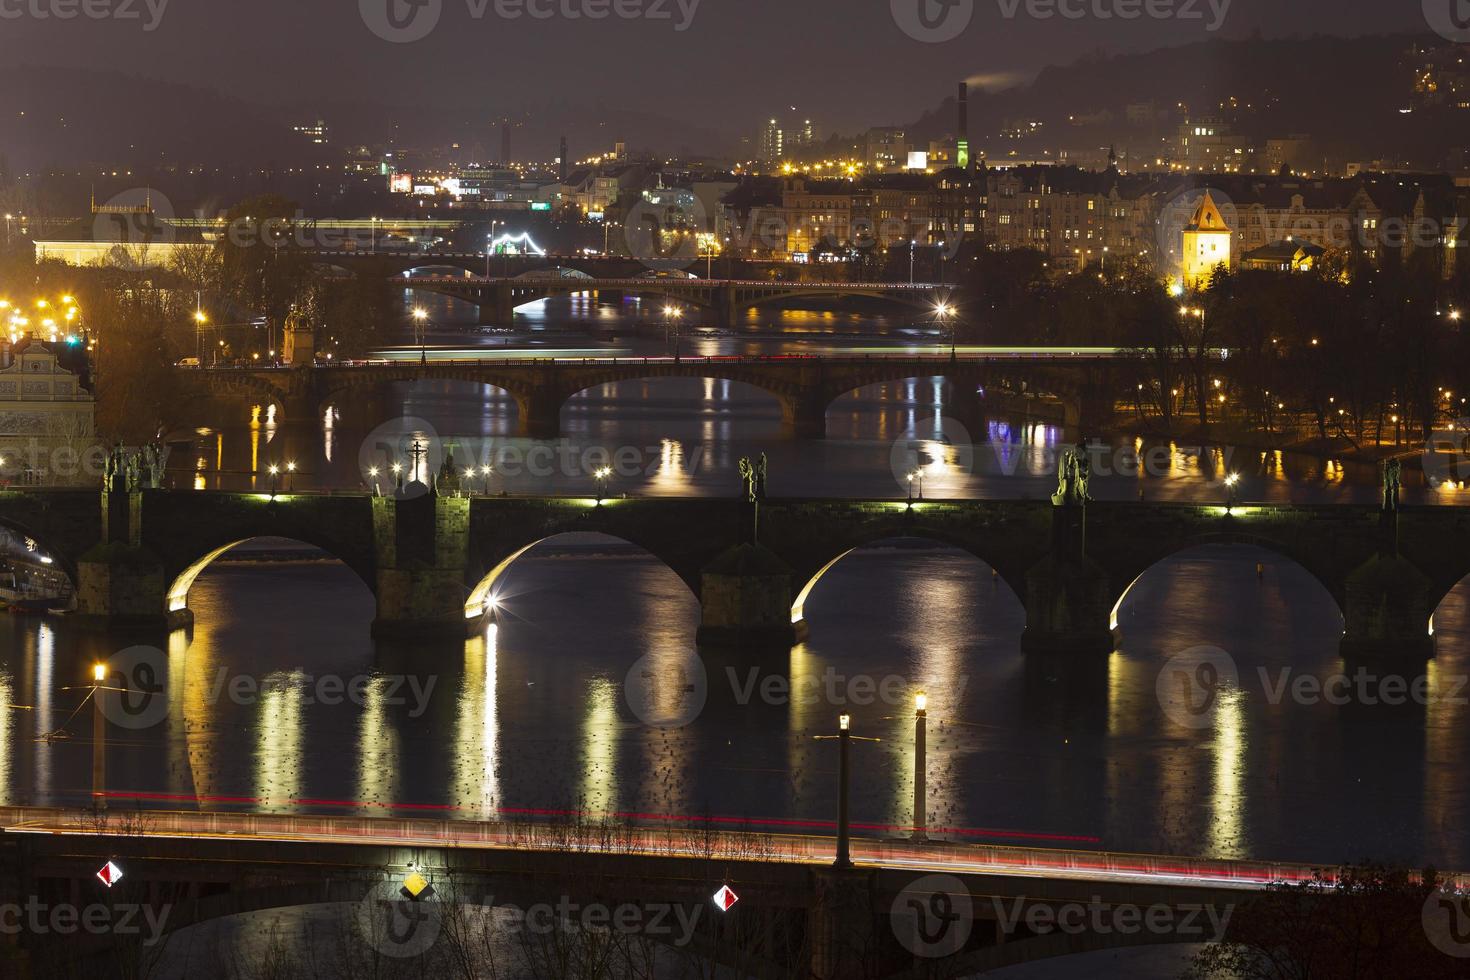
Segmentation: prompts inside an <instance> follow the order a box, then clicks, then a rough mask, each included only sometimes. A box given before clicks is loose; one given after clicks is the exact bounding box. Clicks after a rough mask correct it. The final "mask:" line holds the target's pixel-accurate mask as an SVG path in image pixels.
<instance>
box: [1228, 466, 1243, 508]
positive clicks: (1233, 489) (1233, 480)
mask: <svg viewBox="0 0 1470 980" xmlns="http://www.w3.org/2000/svg"><path fill="white" fill-rule="evenodd" d="M1225 491H1226V493H1225V512H1226V513H1227V514H1228V513H1230V512H1231V511H1233V510H1234V509H1235V508H1236V507H1238V506H1240V474H1239V473H1231V474H1230V475H1229V476H1227V477H1226V478H1225Z"/></svg>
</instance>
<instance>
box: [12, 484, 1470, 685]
mask: <svg viewBox="0 0 1470 980" xmlns="http://www.w3.org/2000/svg"><path fill="white" fill-rule="evenodd" d="M114 485H115V486H116V485H117V484H114ZM756 506H758V507H759V542H758V543H757V542H755V541H753V540H752V537H753V531H752V525H753V523H754V522H753V521H752V520H751V517H752V509H753V508H754V507H756ZM0 524H3V525H5V526H8V527H11V528H13V529H15V530H17V531H19V532H21V533H23V534H25V535H27V536H29V537H31V538H33V539H34V540H35V541H36V542H37V544H38V547H40V548H41V549H43V550H44V551H45V552H46V553H47V554H49V555H50V556H52V557H53V558H54V560H55V561H56V562H57V563H58V564H59V565H60V566H61V567H63V568H65V570H66V571H67V572H68V573H69V574H70V575H71V576H72V577H73V580H74V581H75V582H76V585H77V606H78V608H77V613H78V618H79V619H81V620H82V621H84V622H88V623H93V624H97V625H99V626H103V627H133V626H136V627H148V628H163V627H172V626H179V625H183V624H186V623H188V622H189V621H190V619H191V614H190V613H189V609H188V594H189V588H190V586H191V585H192V583H193V582H194V580H195V579H196V578H197V577H198V575H199V574H200V573H201V572H202V571H203V570H204V568H205V567H207V566H208V564H209V563H210V562H211V561H212V560H214V559H215V558H217V557H219V556H220V555H221V554H223V553H224V552H225V551H226V550H228V549H229V548H230V547H232V546H233V545H235V544H238V543H241V542H243V541H246V540H249V539H251V538H255V537H263V536H269V537H283V538H291V539H295V540H299V541H302V542H305V543H307V544H310V545H314V546H316V547H318V548H321V549H322V550H323V551H325V552H327V553H328V554H330V555H333V556H335V557H336V558H338V559H340V560H341V561H342V562H343V563H344V564H345V565H346V566H347V567H348V568H350V569H351V570H352V571H353V572H355V573H356V574H357V575H358V576H359V577H360V578H361V579H362V581H363V583H364V584H365V585H366V587H367V588H368V589H370V590H371V591H372V593H373V595H374V596H375V598H376V621H375V624H374V627H375V630H376V631H378V632H379V633H381V634H385V635H386V634H400V635H407V636H423V635H427V634H440V635H455V634H458V635H464V634H465V633H466V632H470V631H474V630H477V629H480V628H482V626H483V624H484V623H485V622H486V620H487V618H488V617H492V616H493V615H494V613H495V607H496V598H497V588H498V585H499V583H500V581H501V577H502V576H503V575H504V573H505V571H506V570H507V568H509V566H510V565H511V563H512V562H514V561H515V559H516V558H517V557H519V556H520V555H522V554H524V553H525V552H526V551H527V550H529V549H530V548H531V547H533V546H534V545H536V544H537V543H538V542H541V541H544V540H546V539H547V538H550V537H553V536H556V535H559V534H563V533H568V532H599V533H604V534H608V535H611V536H613V537H616V538H620V539H622V540H624V541H628V542H630V543H632V544H634V545H637V546H639V547H641V548H643V549H645V550H646V551H647V552H649V553H650V554H651V555H653V556H654V557H656V558H657V559H659V560H660V561H662V562H664V563H665V564H666V565H667V566H668V567H669V568H670V569H672V570H673V571H674V572H675V573H676V574H677V575H678V576H679V577H680V578H681V579H682V580H683V581H684V582H685V583H687V584H688V586H689V588H690V590H691V591H692V592H693V593H694V595H695V596H697V597H698V598H699V599H700V602H701V606H702V625H701V629H700V635H699V640H700V643H701V644H702V645H706V646H711V647H717V646H731V647H737V648H761V647H766V648H777V649H780V648H784V647H788V646H790V645H791V644H792V643H794V642H795V641H796V640H797V639H798V638H799V637H800V636H801V635H803V634H804V632H805V630H806V622H805V616H804V606H805V602H806V600H807V598H808V597H809V595H810V594H811V591H812V589H813V587H814V586H815V585H816V583H817V582H818V581H819V580H820V579H821V577H822V576H823V574H825V572H826V571H827V570H829V569H830V568H831V567H832V566H833V565H834V564H835V563H836V562H837V561H839V560H840V559H841V558H842V557H843V556H844V555H846V554H847V553H849V552H850V551H851V550H853V549H854V548H858V547H861V546H863V545H865V544H868V543H872V542H875V541H880V540H885V539H892V538H898V537H920V538H928V539H932V540H935V541H939V542H944V543H947V544H950V545H953V546H955V547H958V548H960V549H962V550H964V551H966V552H968V553H970V554H972V555H974V556H975V557H977V558H979V559H980V560H981V561H983V562H985V563H987V564H988V565H989V566H990V567H991V568H993V569H994V571H995V573H996V575H997V577H998V578H999V579H1000V580H1003V581H1004V582H1005V583H1007V584H1008V585H1009V586H1010V587H1011V589H1012V590H1014V592H1015V594H1016V595H1017V597H1018V598H1019V599H1020V601H1021V603H1022V604H1023V606H1024V607H1025V610H1026V631H1025V634H1024V637H1023V645H1024V647H1025V649H1026V650H1027V651H1029V652H1034V653H1061V654H1096V655H1105V654H1107V653H1108V652H1110V651H1111V650H1112V649H1113V648H1114V645H1115V639H1116V637H1115V632H1114V628H1113V627H1114V625H1115V614H1116V609H1117V607H1118V605H1119V604H1120V602H1121V600H1122V598H1123V597H1124V595H1125V594H1126V593H1127V591H1128V589H1129V588H1130V587H1131V585H1132V583H1134V582H1135V581H1136V580H1137V579H1138V578H1139V577H1140V576H1141V575H1143V574H1144V573H1145V572H1147V571H1148V570H1149V569H1150V568H1151V567H1153V566H1154V565H1156V564H1157V563H1159V562H1161V561H1163V560H1164V559H1166V558H1168V557H1169V556H1170V555H1172V554H1175V553H1177V552H1179V551H1182V550H1184V549H1187V548H1191V547H1194V546H1198V545H1204V544H1227V545H1228V544H1236V545H1253V546H1258V547H1261V548H1265V549H1269V550H1271V551H1274V552H1277V553H1279V554H1281V555H1284V556H1285V557H1287V558H1289V559H1291V560H1292V561H1295V562H1296V563H1298V564H1299V565H1301V566H1302V567H1303V568H1304V569H1306V570H1307V571H1308V572H1309V573H1310V574H1311V575H1313V576H1314V577H1315V578H1316V579H1317V580H1318V581H1319V582H1320V583H1321V584H1322V585H1323V586H1324V587H1325V588H1326V590H1327V591H1328V592H1329V593H1330V594H1331V595H1332V596H1333V598H1334V599H1335V600H1336V602H1337V604H1338V607H1339V609H1340V610H1341V612H1342V614H1343V617H1344V634H1343V636H1342V647H1343V651H1344V653H1345V655H1351V656H1363V657H1404V658H1416V657H1417V658H1423V657H1425V656H1428V655H1430V654H1432V650H1433V639H1432V630H1433V621H1432V620H1433V614H1434V611H1435V609H1436V608H1437V607H1438V605H1439V604H1440V602H1441V601H1442V600H1443V598H1444V597H1445V596H1446V595H1447V594H1448V593H1449V591H1450V590H1451V589H1453V588H1454V587H1455V586H1456V585H1457V584H1458V583H1459V582H1460V581H1461V579H1462V578H1464V577H1465V576H1466V575H1467V574H1470V512H1467V511H1466V510H1465V509H1463V508H1451V507H1437V506H1425V507H1403V508H1399V509H1397V510H1380V509H1378V508H1374V507H1362V506H1249V505H1239V506H1233V507H1229V508H1227V507H1224V506H1199V505H1185V504H1164V503H1142V502H1138V503H1102V502H1092V503H1087V504H1085V505H1081V504H1079V505H1076V506H1072V505H1066V506H1058V505H1056V504H1053V503H1051V502H1048V501H983V500H981V501H923V502H913V503H909V502H906V501H903V500H897V501H888V500H867V501H863V500H799V499H775V498H773V499H768V500H765V501H763V502H761V503H760V504H759V505H755V504H751V503H748V502H746V501H745V500H732V499H712V498H692V499H691V498H638V499H617V500H612V499H609V500H604V501H602V502H599V501H597V500H595V499H590V498H551V497H547V498H532V497H478V496H465V495H459V494H453V493H446V494H443V495H440V494H436V493H429V492H425V493H423V494H422V495H419V496H405V497H397V496H377V495H366V494H336V493H333V494H269V493H245V494H234V493H218V492H203V491H173V490H162V489H148V490H135V491H127V490H123V489H115V490H104V491H41V490H35V491H18V490H11V491H5V492H3V493H0ZM955 614H956V615H963V614H964V611H963V610H956V611H955Z"/></svg>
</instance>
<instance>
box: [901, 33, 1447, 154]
mask: <svg viewBox="0 0 1470 980" xmlns="http://www.w3.org/2000/svg"><path fill="white" fill-rule="evenodd" d="M1431 41H1435V42H1438V44H1439V46H1441V47H1443V42H1442V41H1439V39H1438V38H1429V37H1414V36H1408V35H1399V36H1374V37H1360V38H1338V37H1310V38H1286V39H1279V40H1267V39H1264V38H1260V37H1255V38H1248V39H1243V40H1211V41H1205V42H1200V43H1197V44H1189V45H1185V46H1182V47H1175V48H1162V49H1158V50H1155V51H1150V52H1147V53H1143V54H1129V55H1113V56H1107V55H1095V56H1092V57H1089V58H1084V59H1082V60H1080V61H1078V62H1076V63H1074V64H1071V65H1066V66H1057V67H1050V68H1046V69H1044V70H1043V71H1041V72H1040V73H1039V74H1038V75H1037V76H1036V78H1035V79H1034V80H1033V81H1031V82H1030V83H1029V84H1026V85H1023V86H1019V87H1016V88H1010V89H1006V90H1003V91H994V92H985V91H981V90H979V89H975V90H973V91H972V92H971V94H970V134H971V140H972V142H973V143H974V144H975V146H976V147H977V148H979V149H984V150H987V151H989V153H990V155H992V156H999V155H1002V154H1003V153H1004V152H1008V151H1009V150H1012V149H1017V150H1021V151H1022V152H1036V151H1039V150H1041V149H1050V150H1052V151H1053V152H1055V151H1056V150H1058V149H1068V150H1076V149H1080V148H1095V147H1097V146H1099V145H1101V146H1107V145H1109V144H1111V143H1117V144H1119V145H1126V144H1129V143H1133V144H1134V145H1135V146H1136V147H1137V148H1139V149H1142V145H1143V144H1146V143H1147V141H1150V140H1153V139H1156V138H1158V137H1159V136H1161V135H1163V134H1164V133H1165V132H1171V131H1172V126H1173V124H1174V121H1177V118H1178V113H1174V112H1172V110H1175V107H1176V104H1181V103H1182V104H1183V105H1184V106H1186V107H1187V109H1188V112H1189V114H1190V115H1191V116H1192V117H1194V118H1200V117H1203V116H1217V117H1221V118H1224V119H1227V120H1229V121H1231V122H1232V123H1233V124H1234V125H1235V126H1236V130H1237V132H1238V133H1240V134H1241V135H1243V136H1245V137H1248V138H1250V139H1252V140H1253V141H1256V142H1263V141H1264V140H1265V139H1267V138H1270V137H1279V136H1286V135H1290V134H1297V133H1309V134H1311V135H1313V136H1314V137H1315V138H1316V139H1317V141H1318V143H1319V145H1320V147H1321V149H1322V150H1323V152H1324V154H1325V155H1327V156H1329V157H1334V156H1336V157H1349V158H1354V159H1357V158H1362V157H1408V158H1411V159H1415V160H1422V161H1426V162H1432V161H1436V160H1438V159H1440V158H1442V157H1443V156H1444V155H1445V154H1446V153H1447V152H1448V151H1449V150H1450V149H1451V148H1452V147H1454V146H1457V145H1464V144H1465V143H1466V142H1470V136H1467V133H1470V127H1467V125H1466V124H1467V122H1470V113H1467V112H1465V111H1463V110H1454V109H1449V108H1426V107H1423V106H1420V107H1416V110H1415V112H1414V113H1413V114H1410V115H1406V114H1404V113H1402V112H1401V111H1400V110H1402V109H1404V108H1406V107H1409V106H1411V105H1412V104H1413V93H1412V86H1413V76H1414V68H1415V64H1416V59H1415V58H1414V57H1412V56H1411V54H1410V52H1411V50H1412V48H1413V47H1414V45H1415V44H1416V43H1418V44H1422V45H1426V46H1427V45H1430V43H1431ZM1232 100H1233V101H1232ZM1148 103H1152V104H1153V105H1154V106H1155V108H1156V109H1157V110H1158V113H1159V118H1158V119H1156V120H1155V121H1154V122H1153V123H1152V124H1150V123H1144V122H1141V121H1139V120H1137V119H1135V120H1133V121H1130V120H1129V117H1128V108H1129V106H1143V105H1146V104H1148ZM955 112H956V106H955V100H954V98H953V97H950V98H948V99H946V100H945V101H944V102H943V103H942V104H941V105H940V106H939V107H937V108H936V109H934V110H932V111H930V112H928V113H926V114H924V115H923V116H921V117H920V118H918V119H916V120H914V121H913V122H912V123H910V124H909V126H908V127H907V128H908V130H909V132H910V133H911V134H912V135H913V137H915V138H916V139H917V140H929V139H939V138H941V137H943V136H945V135H946V134H950V133H952V132H953V131H954V129H955ZM1022 120H1027V121H1038V122H1042V123H1043V124H1044V125H1043V126H1042V128H1041V130H1040V132H1039V135H1037V136H1036V137H1034V138H1032V139H1030V140H1026V141H1007V140H1005V139H1003V138H1002V137H1001V135H1000V134H1001V131H1002V128H1003V127H1004V126H1005V125H1006V123H1008V122H1017V121H1022ZM1018 144H1019V145H1018Z"/></svg>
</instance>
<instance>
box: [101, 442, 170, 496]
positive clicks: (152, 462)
mask: <svg viewBox="0 0 1470 980" xmlns="http://www.w3.org/2000/svg"><path fill="white" fill-rule="evenodd" d="M166 458H167V453H166V451H165V449H164V447H163V446H161V445H159V444H158V443H156V442H150V443H149V444H148V445H146V446H144V447H143V448H142V449H141V450H139V451H138V452H129V451H128V450H127V449H126V448H125V447H124V446H123V444H122V443H120V442H119V443H117V444H116V445H115V446H113V447H112V452H111V453H110V454H109V455H108V457H107V463H106V465H105V466H104V468H103V472H102V485H103V487H104V488H105V489H107V490H108V491H109V492H113V493H133V492H135V491H138V490H158V489H161V488H162V487H163V471H164V462H165V460H166Z"/></svg>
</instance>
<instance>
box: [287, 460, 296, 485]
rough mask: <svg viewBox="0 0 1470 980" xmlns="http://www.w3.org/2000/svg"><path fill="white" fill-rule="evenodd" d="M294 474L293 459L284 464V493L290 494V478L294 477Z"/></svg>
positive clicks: (294, 465)
mask: <svg viewBox="0 0 1470 980" xmlns="http://www.w3.org/2000/svg"><path fill="white" fill-rule="evenodd" d="M295 473H296V461H295V460H294V459H293V460H290V461H288V462H287V463H286V492H287V493H290V492H291V485H292V480H291V477H292V476H294V475H295Z"/></svg>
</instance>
